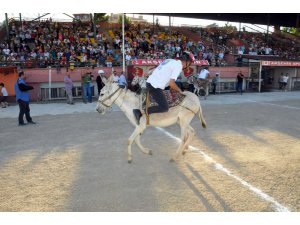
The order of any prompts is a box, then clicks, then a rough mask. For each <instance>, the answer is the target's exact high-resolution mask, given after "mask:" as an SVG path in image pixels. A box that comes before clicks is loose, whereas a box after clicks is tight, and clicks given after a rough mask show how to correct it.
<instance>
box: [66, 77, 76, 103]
mask: <svg viewBox="0 0 300 225" xmlns="http://www.w3.org/2000/svg"><path fill="white" fill-rule="evenodd" d="M64 82H65V90H66V93H67V103H68V104H70V105H74V102H73V94H72V89H73V82H72V79H71V77H70V73H69V72H67V75H66V76H65V77H64Z"/></svg>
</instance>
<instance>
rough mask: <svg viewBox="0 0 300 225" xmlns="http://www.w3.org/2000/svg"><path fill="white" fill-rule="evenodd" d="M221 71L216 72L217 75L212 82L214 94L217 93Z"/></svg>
mask: <svg viewBox="0 0 300 225" xmlns="http://www.w3.org/2000/svg"><path fill="white" fill-rule="evenodd" d="M219 79H220V78H219V73H216V76H215V77H214V78H213V79H212V81H211V83H212V86H213V94H214V95H215V94H216V89H217V84H218V83H219Z"/></svg>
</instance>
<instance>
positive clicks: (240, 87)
mask: <svg viewBox="0 0 300 225" xmlns="http://www.w3.org/2000/svg"><path fill="white" fill-rule="evenodd" d="M244 78H245V77H244V75H243V74H242V71H240V72H239V73H238V75H237V76H236V81H237V83H236V92H239V91H240V93H241V95H242V94H243V80H244Z"/></svg>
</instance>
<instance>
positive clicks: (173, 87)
mask: <svg viewBox="0 0 300 225" xmlns="http://www.w3.org/2000/svg"><path fill="white" fill-rule="evenodd" d="M170 88H172V89H174V90H175V91H178V92H179V93H182V91H181V90H180V88H179V87H178V86H177V84H176V83H175V80H174V79H171V80H170Z"/></svg>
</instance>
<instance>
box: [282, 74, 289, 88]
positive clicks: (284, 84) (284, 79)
mask: <svg viewBox="0 0 300 225" xmlns="http://www.w3.org/2000/svg"><path fill="white" fill-rule="evenodd" d="M288 80H289V74H288V73H286V74H285V76H283V77H282V91H286V85H287V82H288Z"/></svg>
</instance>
